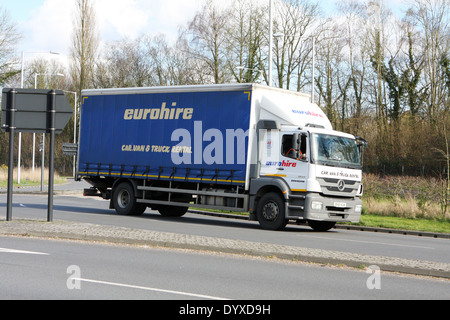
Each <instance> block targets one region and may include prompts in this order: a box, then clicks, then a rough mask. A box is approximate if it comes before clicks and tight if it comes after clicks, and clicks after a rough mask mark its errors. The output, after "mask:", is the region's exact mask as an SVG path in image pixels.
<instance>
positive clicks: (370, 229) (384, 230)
mask: <svg viewBox="0 0 450 320" xmlns="http://www.w3.org/2000/svg"><path fill="white" fill-rule="evenodd" d="M189 212H190V213H196V214H201V215H207V216H214V217H221V218H229V219H238V220H247V221H248V216H239V215H236V214H230V213H218V212H209V211H203V210H191V209H189ZM293 224H296V223H295V222H294V223H293ZM334 229H345V230H355V231H367V232H379V233H392V234H403V235H410V236H418V237H431V238H442V239H450V233H435V232H426V231H411V230H402V229H389V228H379V227H365V226H358V225H347V224H336V226H335V227H334Z"/></svg>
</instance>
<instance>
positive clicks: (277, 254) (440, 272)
mask: <svg viewBox="0 0 450 320" xmlns="http://www.w3.org/2000/svg"><path fill="white" fill-rule="evenodd" d="M0 236H26V237H44V238H52V239H60V240H82V241H100V242H107V243H113V244H129V245H145V246H152V247H163V248H176V249H191V250H202V251H209V252H219V253H231V254H239V255H247V256H256V257H266V258H278V259H282V260H290V261H303V262H311V263H319V264H330V265H344V266H348V267H353V268H365V267H369V266H372V265H376V266H377V267H379V268H380V270H382V271H390V272H400V273H407V274H415V275H424V276H433V277H440V278H447V279H450V264H448V263H437V262H431V261H420V260H409V259H401V258H393V257H383V256H371V255H363V254H354V253H348V252H339V251H330V250H322V249H311V248H302V247H294V246H284V245H275V244H270V243H259V242H251V241H243V240H233V239H224V238H215V237H205V236H195V235H187V234H177V233H168V232H156V231H150V230H139V229H130V228H124V227H114V226H104V225H94V224H88V223H76V222H67V221H55V222H53V223H47V222H44V221H36V220H17V221H12V222H6V221H4V220H0Z"/></svg>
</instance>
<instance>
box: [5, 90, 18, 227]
mask: <svg viewBox="0 0 450 320" xmlns="http://www.w3.org/2000/svg"><path fill="white" fill-rule="evenodd" d="M16 93H17V91H15V90H11V91H10V92H9V93H8V95H9V101H8V105H7V109H6V110H7V112H8V114H7V121H8V123H9V160H8V195H7V207H6V221H11V220H12V202H13V201H12V200H13V188H14V182H13V175H14V136H15V117H14V115H15V111H16V109H15V108H16Z"/></svg>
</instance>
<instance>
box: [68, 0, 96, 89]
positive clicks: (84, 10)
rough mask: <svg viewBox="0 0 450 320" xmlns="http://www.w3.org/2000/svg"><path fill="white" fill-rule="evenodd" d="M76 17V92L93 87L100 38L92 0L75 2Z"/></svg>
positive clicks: (73, 71)
mask: <svg viewBox="0 0 450 320" xmlns="http://www.w3.org/2000/svg"><path fill="white" fill-rule="evenodd" d="M75 4H76V16H75V19H74V31H73V36H72V37H73V38H72V48H71V53H72V58H73V64H72V78H73V80H74V85H75V88H76V91H78V92H79V94H80V96H81V90H83V89H85V88H87V87H89V86H93V83H94V82H93V79H94V67H95V61H96V58H97V52H98V46H99V36H98V31H97V27H96V15H95V10H94V7H93V1H92V0H75Z"/></svg>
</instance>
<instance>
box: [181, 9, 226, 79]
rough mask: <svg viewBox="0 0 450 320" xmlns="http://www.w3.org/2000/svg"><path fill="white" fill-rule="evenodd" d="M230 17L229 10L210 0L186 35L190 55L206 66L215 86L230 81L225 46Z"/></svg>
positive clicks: (193, 21)
mask: <svg viewBox="0 0 450 320" xmlns="http://www.w3.org/2000/svg"><path fill="white" fill-rule="evenodd" d="M228 16H229V15H228V11H227V10H221V9H219V8H218V7H217V6H216V5H215V4H214V1H213V0H208V1H207V2H206V4H205V5H204V7H203V8H202V10H201V11H200V12H199V13H197V14H196V15H195V17H194V18H193V19H192V20H191V22H190V23H189V26H188V28H187V30H186V31H185V33H184V36H185V37H186V39H187V43H188V44H189V54H190V55H191V56H192V57H194V58H196V59H199V60H201V61H202V62H203V63H204V64H205V65H206V67H207V70H205V71H207V72H208V73H209V75H210V76H211V82H213V83H215V84H219V83H224V82H227V81H228V79H229V77H228V75H227V68H226V61H227V60H226V45H225V36H226V30H227V28H226V26H227V22H228Z"/></svg>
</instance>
